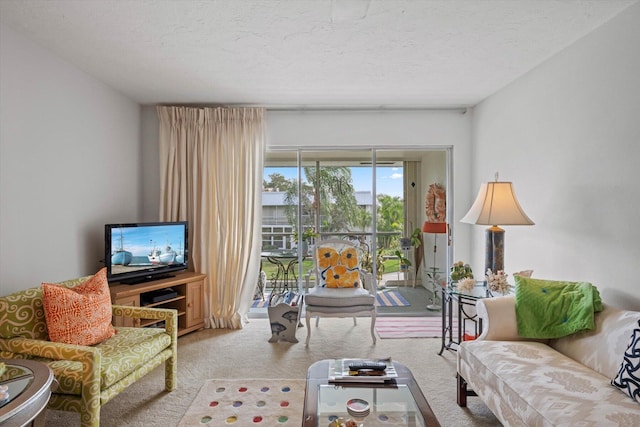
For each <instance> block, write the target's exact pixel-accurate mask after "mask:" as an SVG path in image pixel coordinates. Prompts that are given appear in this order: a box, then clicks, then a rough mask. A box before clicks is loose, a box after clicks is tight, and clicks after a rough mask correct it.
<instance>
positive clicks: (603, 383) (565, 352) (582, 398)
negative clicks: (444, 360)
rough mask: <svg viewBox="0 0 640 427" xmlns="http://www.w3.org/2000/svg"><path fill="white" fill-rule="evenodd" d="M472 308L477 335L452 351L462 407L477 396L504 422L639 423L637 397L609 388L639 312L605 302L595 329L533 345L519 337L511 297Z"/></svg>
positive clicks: (510, 423)
mask: <svg viewBox="0 0 640 427" xmlns="http://www.w3.org/2000/svg"><path fill="white" fill-rule="evenodd" d="M476 308H477V311H478V315H479V316H480V317H481V318H482V319H483V327H484V329H483V333H482V335H480V337H478V339H476V340H474V341H467V342H464V343H462V344H461V345H460V347H459V349H458V353H457V358H458V404H459V405H460V406H466V399H467V396H468V395H472V396H473V395H476V394H477V396H479V397H480V399H482V400H483V401H484V403H485V404H486V405H487V406H488V407H489V409H491V411H492V412H493V413H494V414H495V415H496V417H498V419H499V420H500V421H501V422H502V423H503V424H504V425H505V426H578V425H579V426H640V405H639V404H638V402H635V401H634V400H632V399H631V398H630V397H629V396H628V395H626V394H624V393H623V392H622V391H620V390H618V389H617V388H615V387H613V386H612V385H611V379H612V378H614V377H615V376H616V375H617V373H618V370H619V368H620V364H621V363H622V360H623V355H624V352H625V350H626V349H627V347H628V346H629V342H630V338H631V334H632V331H633V329H634V327H636V328H637V325H638V319H640V312H637V311H624V310H618V309H616V308H613V307H610V306H607V305H606V304H604V309H603V311H601V312H599V313H597V314H596V316H595V322H596V328H595V329H594V330H592V331H588V332H580V333H576V334H573V335H570V336H568V337H564V338H560V339H555V340H549V341H548V342H547V341H546V342H537V341H533V340H523V339H521V338H519V337H518V332H517V324H516V313H515V298H514V297H513V296H506V297H498V298H488V299H485V300H481V301H479V302H478V305H477V306H476ZM467 384H468V386H469V388H470V389H472V390H473V391H471V390H468V389H467Z"/></svg>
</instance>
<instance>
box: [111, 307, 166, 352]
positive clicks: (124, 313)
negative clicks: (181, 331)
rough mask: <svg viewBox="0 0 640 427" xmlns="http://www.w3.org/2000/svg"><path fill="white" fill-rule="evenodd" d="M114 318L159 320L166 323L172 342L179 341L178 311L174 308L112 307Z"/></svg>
mask: <svg viewBox="0 0 640 427" xmlns="http://www.w3.org/2000/svg"><path fill="white" fill-rule="evenodd" d="M111 307H112V308H111V311H112V314H113V315H114V316H121V317H129V318H132V319H158V320H164V321H165V329H166V331H167V333H168V334H169V335H171V341H172V342H173V343H175V342H176V341H177V339H178V310H175V309H173V308H150V307H132V306H128V305H112V306H111Z"/></svg>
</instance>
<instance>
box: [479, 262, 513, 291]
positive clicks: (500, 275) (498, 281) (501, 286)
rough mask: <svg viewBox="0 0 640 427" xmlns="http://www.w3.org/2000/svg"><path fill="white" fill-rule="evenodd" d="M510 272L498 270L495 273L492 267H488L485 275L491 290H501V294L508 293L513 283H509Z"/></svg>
mask: <svg viewBox="0 0 640 427" xmlns="http://www.w3.org/2000/svg"><path fill="white" fill-rule="evenodd" d="M507 276H508V274H507V273H505V272H504V271H502V270H498V272H497V273H495V274H494V273H493V271H491V269H490V268H489V269H487V275H486V276H485V277H486V279H487V288H489V290H490V291H491V292H500V293H501V294H503V295H504V294H506V293H507V292H509V289H510V288H511V285H510V284H509V283H507Z"/></svg>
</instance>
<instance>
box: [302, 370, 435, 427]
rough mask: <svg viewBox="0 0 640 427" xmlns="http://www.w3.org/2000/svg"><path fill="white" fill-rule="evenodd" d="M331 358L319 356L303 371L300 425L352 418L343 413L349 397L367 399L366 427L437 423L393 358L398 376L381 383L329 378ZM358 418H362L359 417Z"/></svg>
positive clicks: (427, 426)
mask: <svg viewBox="0 0 640 427" xmlns="http://www.w3.org/2000/svg"><path fill="white" fill-rule="evenodd" d="M331 362H332V360H330V359H327V360H321V361H319V362H316V363H314V364H313V365H311V366H310V367H309V369H308V371H307V384H306V389H305V400H304V413H303V422H302V425H303V427H327V426H329V424H330V423H331V421H332V420H333V419H334V418H335V417H343V418H345V419H347V418H352V419H353V417H351V416H350V415H349V414H348V413H347V407H346V403H347V401H348V400H350V399H362V400H365V401H367V402H369V405H370V413H369V415H368V416H367V417H366V418H365V419H364V425H365V426H367V427H375V426H378V425H380V426H389V425H393V426H407V427H413V426H415V427H439V426H440V423H439V422H438V420H437V418H436V416H435V415H434V413H433V411H432V410H431V407H430V406H429V403H428V402H427V399H425V397H424V394H423V393H422V390H420V387H419V386H418V383H417V382H416V380H415V378H414V377H413V374H412V373H411V371H410V370H409V368H407V367H406V366H404V365H402V364H400V363H398V362H393V363H394V366H395V368H396V371H397V373H398V378H395V379H394V380H392V381H388V382H385V383H351V382H349V383H334V382H329V367H330V365H331ZM361 422H362V421H361Z"/></svg>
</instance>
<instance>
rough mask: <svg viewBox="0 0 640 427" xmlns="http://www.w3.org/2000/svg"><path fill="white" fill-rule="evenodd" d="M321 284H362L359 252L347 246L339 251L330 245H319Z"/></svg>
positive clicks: (331, 286) (342, 286)
mask: <svg viewBox="0 0 640 427" xmlns="http://www.w3.org/2000/svg"><path fill="white" fill-rule="evenodd" d="M316 257H317V258H316V259H317V262H318V271H319V272H320V286H321V287H327V288H357V287H359V286H360V273H359V270H358V252H357V251H356V249H355V248H345V249H343V250H342V251H340V252H338V251H337V250H336V249H334V248H332V247H328V246H321V247H318V249H317V253H316Z"/></svg>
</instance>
